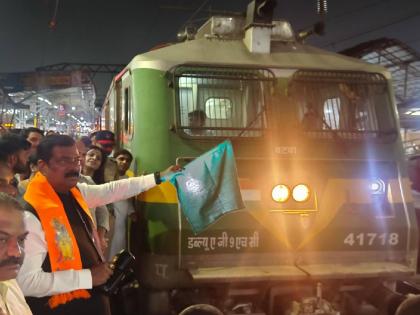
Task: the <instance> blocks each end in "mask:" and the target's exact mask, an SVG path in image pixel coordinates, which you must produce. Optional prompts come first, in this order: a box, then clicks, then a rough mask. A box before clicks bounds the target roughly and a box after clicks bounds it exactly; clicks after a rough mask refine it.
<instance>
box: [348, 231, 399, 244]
mask: <svg viewBox="0 0 420 315" xmlns="http://www.w3.org/2000/svg"><path fill="white" fill-rule="evenodd" d="M398 242H399V235H398V233H380V234H379V233H350V234H348V235H347V236H346V238H345V239H344V244H346V245H348V246H378V245H380V246H396V245H398Z"/></svg>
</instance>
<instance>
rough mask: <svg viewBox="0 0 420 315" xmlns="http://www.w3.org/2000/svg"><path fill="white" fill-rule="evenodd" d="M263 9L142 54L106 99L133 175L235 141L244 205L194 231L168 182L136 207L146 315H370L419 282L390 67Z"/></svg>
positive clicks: (107, 118) (107, 123) (106, 113)
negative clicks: (335, 48) (398, 288)
mask: <svg viewBox="0 0 420 315" xmlns="http://www.w3.org/2000/svg"><path fill="white" fill-rule="evenodd" d="M266 2H269V1H265V2H264V1H254V2H252V3H251V4H250V5H249V8H248V14H247V15H246V17H244V16H232V17H225V16H216V17H212V18H211V19H210V20H209V21H208V22H207V23H205V24H204V25H203V26H202V27H201V28H200V29H198V31H197V32H196V33H194V34H190V33H186V34H184V35H185V40H184V41H183V42H181V43H178V44H173V45H168V46H165V47H162V48H159V49H156V50H153V51H150V52H147V53H144V54H140V55H138V56H136V57H135V58H134V59H133V60H132V61H131V62H130V63H129V64H128V65H127V67H126V68H125V69H124V70H123V71H122V72H121V73H120V74H119V75H118V76H117V77H116V78H115V79H114V80H113V82H112V85H111V87H110V90H109V92H108V95H107V98H106V100H105V103H104V106H103V111H102V116H101V128H103V129H109V130H112V131H114V132H115V134H116V135H117V138H118V145H119V146H120V147H124V148H127V149H129V150H131V152H132V153H133V155H134V157H135V162H134V165H133V166H132V171H133V172H134V173H135V174H137V175H141V174H143V173H151V172H153V171H156V170H161V169H163V168H165V167H166V166H168V165H170V164H175V163H178V164H181V165H182V164H186V163H188V162H189V161H191V160H193V159H194V158H195V157H197V156H199V155H201V154H202V153H204V152H206V151H207V150H209V149H210V148H212V147H214V146H215V145H217V144H218V143H220V142H222V141H223V140H225V139H230V140H231V142H232V144H233V148H234V151H235V158H236V164H237V169H238V176H239V183H240V187H241V193H242V198H243V200H244V203H245V205H246V208H245V209H242V210H238V211H234V212H231V213H228V214H226V215H224V216H223V217H222V218H221V219H220V220H218V221H217V222H215V223H214V224H213V225H211V226H210V227H209V228H208V229H207V230H205V231H204V232H202V233H199V234H198V235H194V233H193V232H192V230H191V227H190V225H189V223H188V222H187V220H186V218H185V217H184V215H183V214H182V209H180V208H179V205H178V200H177V196H176V191H175V188H174V187H173V186H172V185H171V184H170V183H163V184H161V185H159V186H158V187H156V188H153V189H151V190H150V191H147V192H145V193H143V194H141V195H140V196H139V197H138V198H137V208H138V209H137V211H138V212H139V214H140V220H139V221H138V222H137V223H136V224H135V225H133V227H132V231H131V245H130V247H131V250H132V251H133V253H134V254H135V255H136V258H137V259H136V261H137V263H138V266H137V267H138V270H137V278H138V280H139V283H140V289H139V297H138V298H139V299H140V300H141V302H140V303H139V305H141V307H142V308H143V310H144V311H145V312H146V313H147V314H151V315H160V314H165V315H166V314H207V313H209V314H269V315H271V314H278V315H283V314H295V315H298V314H307V315H309V314H362V313H363V311H364V310H363V309H364V307H365V308H366V307H368V306H366V305H369V304H373V305H375V306H376V308H377V309H384V308H392V306H390V305H391V304H392V303H391V302H387V298H388V297H389V300H395V299H397V298H396V297H397V296H398V295H397V294H395V293H393V292H392V289H393V284H395V283H396V280H404V279H409V278H411V277H412V276H413V275H415V273H416V267H417V254H418V251H417V246H418V235H417V224H416V217H415V212H414V208H413V200H412V196H411V192H410V182H409V179H408V176H407V171H406V165H405V161H404V155H403V150H402V143H401V139H400V135H399V125H398V117H397V114H396V106H395V103H394V98H393V93H392V88H391V84H390V74H389V72H388V71H386V69H384V68H382V67H379V66H376V65H371V64H366V63H364V62H361V61H359V60H356V59H352V58H348V57H345V56H342V55H339V54H336V53H331V52H328V51H325V50H321V49H318V48H315V47H311V46H309V45H306V44H304V43H303V42H302V40H301V39H302V37H301V36H299V35H297V34H295V33H294V32H293V30H292V28H291V27H290V24H289V23H288V22H286V21H281V20H280V21H273V20H272V17H271V16H270V12H269V13H268V14H267V12H265V13H261V12H260V11H259V7H258V6H259V5H264V3H266ZM378 292H380V294H379V295H380V297H379V298H378ZM355 305H356V306H355ZM206 312H207V313H206Z"/></svg>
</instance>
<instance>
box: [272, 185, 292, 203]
mask: <svg viewBox="0 0 420 315" xmlns="http://www.w3.org/2000/svg"><path fill="white" fill-rule="evenodd" d="M289 197H290V189H289V187H287V186H286V185H283V184H280V185H276V186H274V187H273V190H272V191H271V198H273V200H274V201H276V202H286V201H287V200H288V199H289Z"/></svg>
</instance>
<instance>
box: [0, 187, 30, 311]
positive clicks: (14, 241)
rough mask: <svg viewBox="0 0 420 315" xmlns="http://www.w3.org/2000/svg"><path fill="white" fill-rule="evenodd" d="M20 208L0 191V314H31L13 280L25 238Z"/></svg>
mask: <svg viewBox="0 0 420 315" xmlns="http://www.w3.org/2000/svg"><path fill="white" fill-rule="evenodd" d="M27 234H28V233H27V232H26V229H25V225H24V222H23V209H22V206H21V205H20V204H19V202H18V201H17V200H15V199H14V198H13V197H11V196H9V195H7V194H5V193H2V192H0V315H31V314H32V313H31V310H30V309H29V306H28V304H26V302H25V298H24V296H23V293H22V291H21V289H20V288H19V286H18V284H17V282H16V280H15V278H16V275H17V273H18V271H19V268H20V266H21V265H22V261H23V256H24V252H23V247H24V241H25V238H26V235H27Z"/></svg>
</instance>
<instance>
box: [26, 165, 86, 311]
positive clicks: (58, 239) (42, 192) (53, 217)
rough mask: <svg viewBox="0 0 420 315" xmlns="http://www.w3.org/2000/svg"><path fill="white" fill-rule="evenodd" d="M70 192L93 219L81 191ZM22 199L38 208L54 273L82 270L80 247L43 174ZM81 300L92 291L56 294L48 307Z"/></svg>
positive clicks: (61, 204) (60, 203)
mask: <svg viewBox="0 0 420 315" xmlns="http://www.w3.org/2000/svg"><path fill="white" fill-rule="evenodd" d="M70 192H71V193H72V195H73V197H74V198H75V199H76V201H77V203H78V204H79V205H80V206H81V208H82V209H83V211H84V212H85V213H86V214H87V215H88V217H89V218H90V220H92V216H91V213H90V211H89V208H88V206H87V204H86V202H85V201H84V199H83V197H82V194H81V193H80V191H79V190H78V189H77V188H72V189H71V190H70ZM23 199H25V201H26V202H28V203H29V204H30V205H31V206H32V207H33V208H34V209H35V211H36V213H37V214H38V216H39V219H40V221H41V225H42V229H43V230H44V233H45V240H46V242H47V247H48V255H49V258H50V264H51V271H52V272H55V271H60V270H69V269H74V270H81V269H82V260H81V258H80V252H79V247H78V246H77V242H76V239H75V237H74V234H73V230H72V228H71V226H70V223H69V221H68V218H67V215H66V212H65V210H64V206H63V203H62V202H61V200H60V198H59V196H58V195H57V193H56V192H55V191H54V189H53V188H52V186H51V185H50V183H49V182H48V180H47V178H46V177H45V176H44V175H42V174H41V172H37V174H36V175H35V176H34V178H32V179H31V181H30V182H29V185H28V189H27V190H26V193H25V195H24V196H23ZM80 298H83V299H88V298H90V294H89V292H88V291H87V290H84V289H80V290H75V291H71V292H66V293H61V294H57V295H53V296H52V297H51V298H50V299H49V300H48V304H49V306H50V308H55V307H57V306H59V305H60V304H65V303H67V302H70V301H71V300H73V299H80Z"/></svg>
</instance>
